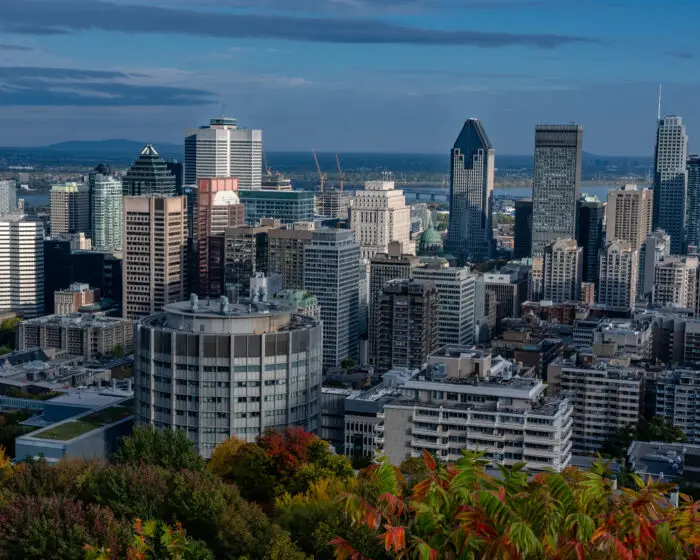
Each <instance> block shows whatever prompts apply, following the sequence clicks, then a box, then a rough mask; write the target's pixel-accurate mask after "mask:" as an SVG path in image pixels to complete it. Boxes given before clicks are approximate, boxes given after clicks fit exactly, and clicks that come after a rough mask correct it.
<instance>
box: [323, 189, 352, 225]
mask: <svg viewBox="0 0 700 560" xmlns="http://www.w3.org/2000/svg"><path fill="white" fill-rule="evenodd" d="M354 201H355V199H354V198H353V196H352V194H350V193H348V192H344V191H340V190H338V189H324V191H323V192H322V193H317V194H316V214H318V215H319V216H323V217H324V218H338V219H340V220H347V219H348V214H349V212H350V208H351V207H352V205H353V203H354Z"/></svg>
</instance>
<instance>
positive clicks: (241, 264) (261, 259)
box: [224, 226, 270, 299]
mask: <svg viewBox="0 0 700 560" xmlns="http://www.w3.org/2000/svg"><path fill="white" fill-rule="evenodd" d="M269 230H270V228H269V227H267V226H260V227H237V228H230V229H227V230H226V232H225V234H224V288H225V290H226V293H227V294H229V293H233V294H238V295H244V294H247V293H249V291H250V279H251V278H252V277H253V276H255V275H256V274H258V273H263V274H267V272H268V261H267V255H268V253H267V248H268V243H267V235H268V231H269ZM234 299H235V298H234Z"/></svg>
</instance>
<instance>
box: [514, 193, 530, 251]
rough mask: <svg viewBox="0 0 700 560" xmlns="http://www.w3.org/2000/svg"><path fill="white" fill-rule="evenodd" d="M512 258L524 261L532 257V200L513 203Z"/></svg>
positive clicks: (524, 199)
mask: <svg viewBox="0 0 700 560" xmlns="http://www.w3.org/2000/svg"><path fill="white" fill-rule="evenodd" d="M513 237H514V239H513V258H514V259H524V258H527V257H530V256H531V255H532V199H531V198H523V199H521V200H516V201H515V224H514V226H513Z"/></svg>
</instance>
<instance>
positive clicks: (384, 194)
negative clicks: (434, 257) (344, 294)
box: [350, 181, 415, 259]
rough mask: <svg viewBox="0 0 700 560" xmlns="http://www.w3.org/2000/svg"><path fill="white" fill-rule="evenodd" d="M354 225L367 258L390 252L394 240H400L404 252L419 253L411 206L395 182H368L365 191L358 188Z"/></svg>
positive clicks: (357, 237) (352, 217)
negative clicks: (413, 237) (414, 234)
mask: <svg viewBox="0 0 700 560" xmlns="http://www.w3.org/2000/svg"><path fill="white" fill-rule="evenodd" d="M350 227H351V228H352V229H353V231H354V232H355V239H356V240H357V242H358V243H359V245H360V248H361V251H362V258H363V259H371V258H372V257H373V256H374V255H376V254H377V253H387V252H388V251H389V243H391V242H392V241H398V242H400V243H401V244H402V246H403V249H402V251H403V252H404V253H410V254H415V247H414V246H413V243H412V242H411V209H410V208H409V207H408V206H406V199H405V197H404V195H403V191H402V190H397V189H395V188H394V182H393V181H367V182H366V183H365V190H363V191H357V193H356V194H355V204H354V206H353V208H352V212H351V217H350Z"/></svg>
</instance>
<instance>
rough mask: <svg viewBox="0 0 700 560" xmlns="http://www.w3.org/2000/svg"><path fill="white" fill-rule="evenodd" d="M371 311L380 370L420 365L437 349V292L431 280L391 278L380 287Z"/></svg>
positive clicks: (418, 366)
mask: <svg viewBox="0 0 700 560" xmlns="http://www.w3.org/2000/svg"><path fill="white" fill-rule="evenodd" d="M372 313H373V317H372V321H373V322H375V324H376V325H377V348H376V352H377V355H376V365H377V369H379V371H389V370H391V369H394V368H409V369H414V368H420V367H421V366H422V365H423V364H424V363H425V361H426V358H427V357H428V355H429V354H431V353H432V352H434V351H435V350H437V348H438V346H439V345H438V315H437V313H438V292H437V289H436V288H435V285H434V284H432V283H431V282H426V281H423V280H407V279H397V280H390V281H389V282H387V283H386V284H384V286H383V287H382V289H381V290H380V292H379V294H378V297H377V300H376V307H375V308H374V309H373V311H372Z"/></svg>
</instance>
